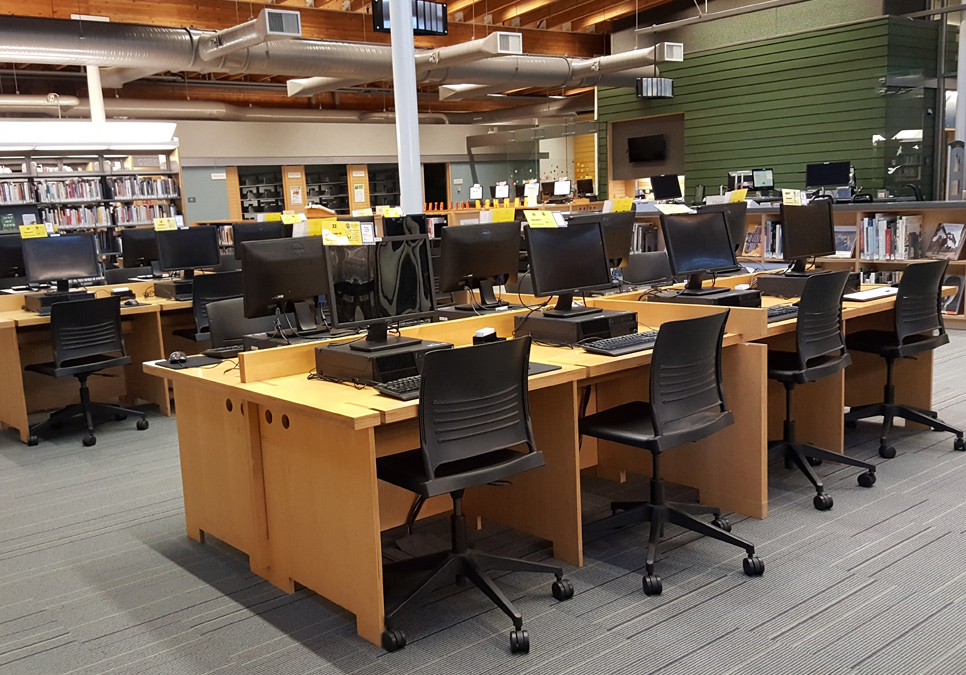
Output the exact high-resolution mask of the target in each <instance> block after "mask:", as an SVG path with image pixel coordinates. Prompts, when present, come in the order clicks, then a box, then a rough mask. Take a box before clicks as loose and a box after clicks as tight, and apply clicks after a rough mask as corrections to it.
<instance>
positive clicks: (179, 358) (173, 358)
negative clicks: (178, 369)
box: [168, 352, 188, 366]
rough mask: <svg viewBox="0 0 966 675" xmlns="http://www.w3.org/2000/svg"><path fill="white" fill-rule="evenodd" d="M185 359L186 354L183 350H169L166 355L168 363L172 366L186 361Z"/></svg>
mask: <svg viewBox="0 0 966 675" xmlns="http://www.w3.org/2000/svg"><path fill="white" fill-rule="evenodd" d="M187 361H188V355H187V354H185V353H184V352H171V355H170V356H169V357H168V363H170V364H171V365H172V366H177V365H182V364H184V363H187Z"/></svg>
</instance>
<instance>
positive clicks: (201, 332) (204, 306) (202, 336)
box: [172, 272, 243, 342]
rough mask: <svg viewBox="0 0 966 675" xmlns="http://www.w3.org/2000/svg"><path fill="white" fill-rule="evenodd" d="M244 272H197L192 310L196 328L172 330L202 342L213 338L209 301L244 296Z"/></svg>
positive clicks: (181, 335)
mask: <svg viewBox="0 0 966 675" xmlns="http://www.w3.org/2000/svg"><path fill="white" fill-rule="evenodd" d="M242 290H243V289H242V273H241V272H219V273H217V274H196V275H195V277H194V280H193V281H192V283H191V310H192V313H193V314H194V318H195V329H194V331H192V330H191V329H190V328H189V329H183V328H179V329H177V330H174V331H172V332H173V333H174V334H175V335H178V336H180V337H183V338H186V339H188V340H194V341H195V342H202V341H204V340H208V339H210V338H211V335H210V333H209V329H208V324H209V321H208V303H211V302H217V301H219V300H228V299H229V298H240V297H241V296H242Z"/></svg>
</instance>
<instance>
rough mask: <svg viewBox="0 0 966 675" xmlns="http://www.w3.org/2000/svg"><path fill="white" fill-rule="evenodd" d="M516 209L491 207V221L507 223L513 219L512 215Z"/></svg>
mask: <svg viewBox="0 0 966 675" xmlns="http://www.w3.org/2000/svg"><path fill="white" fill-rule="evenodd" d="M515 213H516V211H515V210H514V209H513V207H512V206H511V207H508V208H502V209H493V222H494V223H509V222H510V221H512V220H513V216H514V214H515Z"/></svg>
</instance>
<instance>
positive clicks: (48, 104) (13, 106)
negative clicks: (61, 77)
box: [0, 94, 80, 115]
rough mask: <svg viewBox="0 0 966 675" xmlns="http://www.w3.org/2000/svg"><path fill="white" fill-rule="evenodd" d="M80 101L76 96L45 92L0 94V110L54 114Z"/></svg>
mask: <svg viewBox="0 0 966 675" xmlns="http://www.w3.org/2000/svg"><path fill="white" fill-rule="evenodd" d="M79 103H80V99H79V98H77V97H76V96H61V95H60V94H47V95H46V96H30V95H27V94H6V95H0V111H3V112H16V113H24V114H27V113H48V114H52V115H56V114H57V111H58V110H60V111H62V112H66V111H68V110H70V109H71V108H73V107H74V106H76V105H78V104H79Z"/></svg>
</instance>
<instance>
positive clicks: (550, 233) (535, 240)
mask: <svg viewBox="0 0 966 675" xmlns="http://www.w3.org/2000/svg"><path fill="white" fill-rule="evenodd" d="M524 233H525V234H526V241H527V252H528V255H529V257H530V274H531V275H532V277H533V290H534V293H535V294H536V295H542V296H547V295H556V296H558V298H557V305H556V307H555V308H554V309H553V310H545V311H544V316H554V317H568V316H579V315H581V314H591V313H594V312H599V311H600V310H599V309H598V308H594V307H574V306H573V296H574V293H578V292H581V291H584V290H588V289H593V288H601V287H605V286H610V285H611V280H610V279H611V277H610V268H609V267H608V266H607V255H606V253H605V252H604V234H603V228H602V227H601V225H600V223H599V222H598V223H568V225H567V227H538V228H531V227H530V226H527V227H525V228H524Z"/></svg>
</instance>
